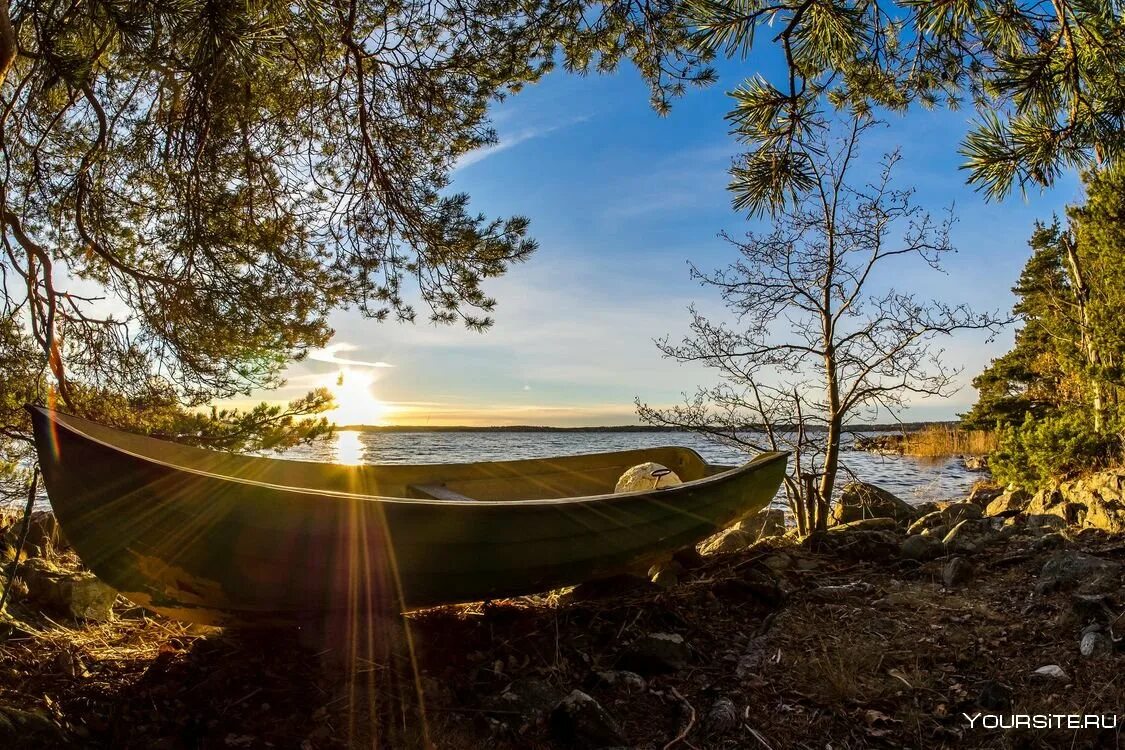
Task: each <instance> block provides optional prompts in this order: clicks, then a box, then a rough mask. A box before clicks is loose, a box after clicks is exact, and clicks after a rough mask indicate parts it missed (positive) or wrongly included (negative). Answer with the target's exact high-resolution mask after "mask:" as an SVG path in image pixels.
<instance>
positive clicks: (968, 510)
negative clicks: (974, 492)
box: [941, 502, 984, 526]
mask: <svg viewBox="0 0 1125 750" xmlns="http://www.w3.org/2000/svg"><path fill="white" fill-rule="evenodd" d="M941 516H942V518H943V519H945V523H946V525H947V526H956V525H957V524H959V523H961V522H962V521H975V520H976V519H978V518H981V517H983V516H984V511H982V510H981V509H980V506H979V505H977V504H976V503H969V502H961V503H950V504H949V505H947V506H945V507H944V508H942V510H941Z"/></svg>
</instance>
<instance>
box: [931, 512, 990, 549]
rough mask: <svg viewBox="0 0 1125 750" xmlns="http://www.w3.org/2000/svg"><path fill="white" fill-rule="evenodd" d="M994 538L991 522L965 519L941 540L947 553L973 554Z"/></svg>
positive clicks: (979, 519)
mask: <svg viewBox="0 0 1125 750" xmlns="http://www.w3.org/2000/svg"><path fill="white" fill-rule="evenodd" d="M995 538H996V531H995V529H993V528H992V522H991V521H989V520H988V519H986V518H978V519H966V520H964V521H962V522H961V523H959V524H957V525H956V526H954V527H953V528H952V529H950V531H949V533H948V534H946V535H945V538H944V539H942V540H941V542H942V544H944V545H945V548H946V550H948V551H949V552H962V553H965V554H973V553H975V552H979V551H980V550H981V549H983V548H984V546H985V545H987V544H989V543H990V542H991V541H992V540H993V539H995Z"/></svg>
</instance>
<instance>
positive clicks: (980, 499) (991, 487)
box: [965, 481, 1004, 508]
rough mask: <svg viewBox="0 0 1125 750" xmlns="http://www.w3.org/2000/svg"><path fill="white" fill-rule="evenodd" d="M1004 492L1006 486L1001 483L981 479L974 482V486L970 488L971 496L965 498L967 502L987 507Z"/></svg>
mask: <svg viewBox="0 0 1125 750" xmlns="http://www.w3.org/2000/svg"><path fill="white" fill-rule="evenodd" d="M1003 494H1004V488H1003V487H1001V486H1000V485H998V484H993V483H992V482H984V481H981V482H977V483H976V484H974V485H973V488H972V489H971V490H969V496H968V497H967V498H965V502H967V503H972V504H973V505H976V506H979V507H981V508H985V507H987V506H988V504H989V503H991V502H992V501H993V500H995V499H996V498H998V497H1000V496H1001V495H1003Z"/></svg>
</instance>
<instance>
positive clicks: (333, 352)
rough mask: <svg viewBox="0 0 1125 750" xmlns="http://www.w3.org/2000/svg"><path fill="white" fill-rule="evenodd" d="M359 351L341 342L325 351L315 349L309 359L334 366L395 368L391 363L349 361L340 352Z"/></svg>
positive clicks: (355, 347)
mask: <svg viewBox="0 0 1125 750" xmlns="http://www.w3.org/2000/svg"><path fill="white" fill-rule="evenodd" d="M358 349H359V347H358V346H356V345H355V344H348V343H344V342H339V343H336V344H331V345H330V346H326V347H324V348H323V349H313V350H312V351H310V352H309V357H308V358H309V359H311V360H313V361H314V362H328V363H330V364H334V365H350V366H353V367H394V365H392V364H390V363H389V362H380V361H375V362H371V361H367V360H362V359H349V358H347V357H341V356H339V353H340V352H354V351H357V350H358Z"/></svg>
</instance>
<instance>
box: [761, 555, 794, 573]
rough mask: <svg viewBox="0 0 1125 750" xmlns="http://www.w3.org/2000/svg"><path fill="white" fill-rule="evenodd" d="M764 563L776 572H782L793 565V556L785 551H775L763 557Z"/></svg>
mask: <svg viewBox="0 0 1125 750" xmlns="http://www.w3.org/2000/svg"><path fill="white" fill-rule="evenodd" d="M762 565H764V566H766V567H767V568H769V569H770V570H771V571H772V572H774V573H782V572H784V571H786V570H789V568H791V567H793V558H792V557H790V556H789V555H787V554H785V553H784V552H775V553H774V554H772V555H767V556H766V557H763V558H762Z"/></svg>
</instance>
